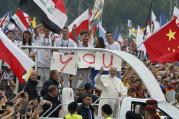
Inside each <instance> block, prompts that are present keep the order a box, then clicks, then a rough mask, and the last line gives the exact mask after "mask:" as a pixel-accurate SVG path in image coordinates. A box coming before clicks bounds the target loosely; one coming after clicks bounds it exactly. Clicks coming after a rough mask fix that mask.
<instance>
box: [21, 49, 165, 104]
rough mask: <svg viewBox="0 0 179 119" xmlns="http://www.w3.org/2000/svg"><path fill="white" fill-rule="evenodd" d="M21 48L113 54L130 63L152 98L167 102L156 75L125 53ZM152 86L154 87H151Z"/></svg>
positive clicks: (102, 50) (101, 50)
mask: <svg viewBox="0 0 179 119" xmlns="http://www.w3.org/2000/svg"><path fill="white" fill-rule="evenodd" d="M21 48H30V49H37V50H38V49H47V50H52V51H63V52H65V51H73V52H78V51H88V52H96V51H98V52H107V53H111V54H113V55H115V56H117V57H119V58H121V59H122V60H123V61H125V62H126V63H128V64H129V65H130V67H131V68H132V69H133V70H134V71H135V72H136V74H137V75H138V76H139V78H140V79H141V81H142V82H143V84H144V85H145V87H146V89H147V91H148V92H149V94H150V96H151V98H153V99H158V100H163V101H166V99H165V96H164V94H163V92H162V90H161V89H160V86H159V85H158V82H157V80H156V79H155V77H154V75H153V74H152V73H151V71H150V70H149V69H148V68H147V67H146V66H145V64H144V63H143V62H141V61H140V60H139V59H138V58H137V57H135V56H133V55H131V54H129V53H127V52H123V51H118V50H108V49H101V48H69V47H68V48H67V47H45V46H21ZM36 62H37V60H36ZM150 84H152V85H153V86H151V85H150Z"/></svg>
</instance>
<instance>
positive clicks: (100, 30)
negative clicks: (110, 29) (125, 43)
mask: <svg viewBox="0 0 179 119" xmlns="http://www.w3.org/2000/svg"><path fill="white" fill-rule="evenodd" d="M105 34H106V30H105V29H104V27H103V26H102V22H99V23H98V25H97V32H96V36H97V37H102V38H103V40H104V42H105V43H106V42H107V41H106V36H105Z"/></svg>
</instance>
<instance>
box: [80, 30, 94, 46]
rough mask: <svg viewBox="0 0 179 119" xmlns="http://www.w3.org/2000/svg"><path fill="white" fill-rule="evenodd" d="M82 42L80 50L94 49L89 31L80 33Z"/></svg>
mask: <svg viewBox="0 0 179 119" xmlns="http://www.w3.org/2000/svg"><path fill="white" fill-rule="evenodd" d="M80 40H81V42H80V43H79V45H78V47H79V48H93V43H92V40H91V39H90V36H89V33H88V32H87V31H82V32H81V33H80Z"/></svg>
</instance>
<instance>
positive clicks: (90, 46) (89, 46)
mask: <svg viewBox="0 0 179 119" xmlns="http://www.w3.org/2000/svg"><path fill="white" fill-rule="evenodd" d="M78 47H79V48H93V46H92V45H91V44H90V43H88V47H84V46H83V43H82V42H80V43H79V46H78Z"/></svg>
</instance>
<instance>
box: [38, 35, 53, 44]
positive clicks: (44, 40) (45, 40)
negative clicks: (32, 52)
mask: <svg viewBox="0 0 179 119" xmlns="http://www.w3.org/2000/svg"><path fill="white" fill-rule="evenodd" d="M51 41H52V40H51V38H44V37H37V38H36V41H35V45H37V46H52V42H51Z"/></svg>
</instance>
